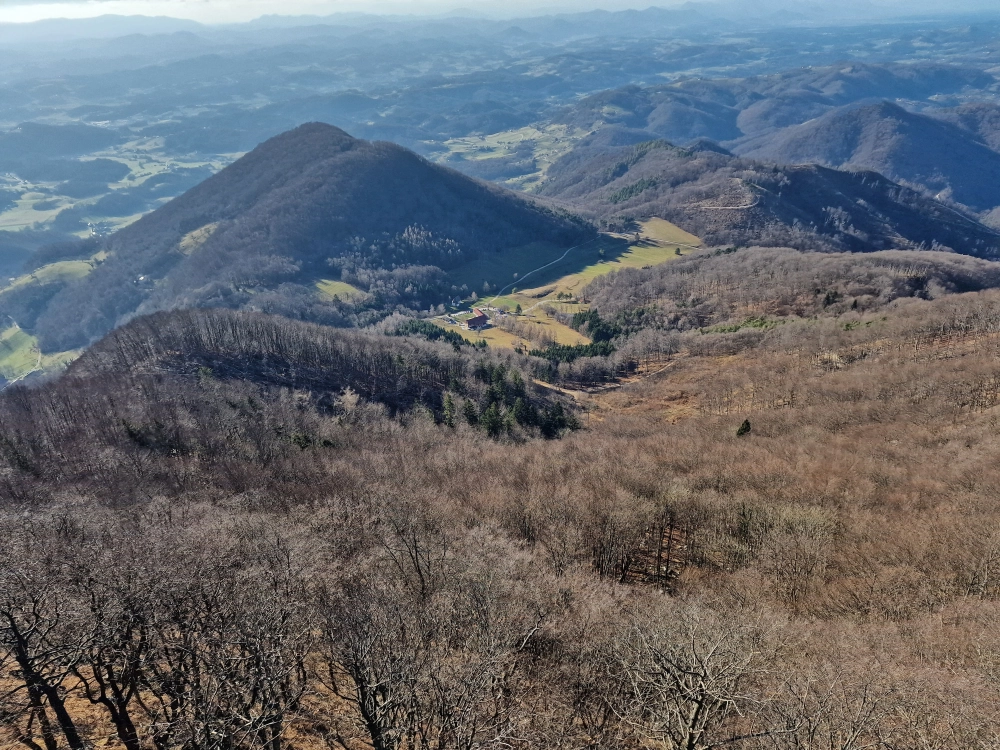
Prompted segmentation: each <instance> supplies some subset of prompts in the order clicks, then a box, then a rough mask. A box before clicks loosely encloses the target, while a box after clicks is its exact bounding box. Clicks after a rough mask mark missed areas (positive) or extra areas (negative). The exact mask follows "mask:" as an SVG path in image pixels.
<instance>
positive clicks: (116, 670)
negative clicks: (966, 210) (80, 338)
mask: <svg viewBox="0 0 1000 750" xmlns="http://www.w3.org/2000/svg"><path fill="white" fill-rule="evenodd" d="M765 270H766V272H767V273H765V272H764V271H765ZM995 274H996V272H995V271H994V270H993V267H992V266H991V265H989V264H988V263H987V262H985V261H978V260H975V259H970V258H958V257H955V256H951V255H945V254H936V253H923V254H916V253H879V254H873V255H863V256H845V255H822V254H801V253H797V252H793V251H781V250H773V251H770V250H769V251H761V250H758V249H754V250H741V251H737V252H720V253H715V254H712V253H710V252H707V253H704V254H701V255H697V256H694V257H693V258H690V259H684V260H679V261H676V262H675V263H673V264H669V265H667V266H663V267H661V268H654V269H649V270H647V271H636V272H627V273H620V274H618V275H614V276H611V277H607V278H606V279H604V280H601V281H599V282H595V283H594V284H593V285H592V287H591V289H590V290H588V294H589V295H590V297H591V299H592V300H593V304H594V309H595V310H596V311H597V312H598V313H599V314H600V315H601V316H603V319H604V320H606V321H611V322H612V323H613V325H614V326H616V327H617V328H616V329H615V330H617V334H616V335H617V338H616V339H615V341H616V345H617V351H616V353H615V354H613V355H611V357H609V358H603V359H604V360H605V361H604V362H603V363H601V362H597V361H594V362H588V361H585V360H577V361H576V362H573V363H569V364H565V363H564V364H563V365H560V366H559V367H558V368H555V369H553V367H552V366H551V365H550V364H549V363H546V362H543V361H540V360H537V359H533V358H529V357H521V356H516V355H513V354H511V355H500V354H497V353H493V352H484V351H481V350H474V351H473V350H470V349H468V348H466V347H457V348H456V347H455V346H452V345H450V344H445V343H438V342H427V341H424V340H422V339H419V338H403V337H398V336H387V335H384V334H382V333H378V334H373V333H364V332H333V333H330V332H329V331H330V329H322V328H319V327H314V326H308V325H305V324H298V323H292V322H290V321H284V320H282V319H277V318H269V317H266V316H253V315H248V314H245V313H235V312H221V311H217V312H209V311H201V312H188V313H172V314H160V315H157V316H153V317H151V318H144V319H140V320H137V321H135V322H133V323H132V324H130V325H128V326H126V327H125V328H123V329H120V330H119V331H118V332H116V333H114V334H112V335H111V336H110V337H108V338H107V339H105V340H104V341H103V342H101V343H100V344H98V345H97V346H95V347H94V348H93V349H92V350H91V351H90V352H88V353H87V354H86V355H85V356H84V357H83V358H82V359H81V360H80V361H79V362H77V363H76V364H75V365H74V366H73V367H72V368H71V369H70V371H69V372H68V373H67V374H66V375H64V376H63V377H62V378H60V379H59V380H57V381H54V382H50V383H48V384H45V385H43V386H40V387H36V388H34V389H26V388H16V387H15V388H12V389H9V390H8V391H7V392H6V393H5V394H4V395H3V397H2V398H0V425H2V429H0V457H2V464H0V467H2V468H0V494H2V500H3V506H2V508H3V510H2V516H0V523H2V525H3V532H2V534H0V544H2V545H3V550H2V552H0V554H2V556H3V559H4V560H5V565H4V567H3V571H2V579H0V638H2V642H3V646H4V651H3V656H2V661H0V669H2V677H0V688H2V693H0V710H2V714H0V721H2V732H3V742H4V743H5V746H9V747H17V746H20V747H28V748H31V749H32V750H40V749H41V748H44V749H45V750H55V749H56V748H65V747H69V748H86V747H97V746H100V747H124V748H127V749H128V750H139V749H140V748H155V749H156V750H167V749H168V748H170V749H173V748H186V749H190V750H195V749H196V748H197V749H198V750H202V749H205V748H213V749H214V748H218V749H220V750H222V749H223V748H225V749H226V750H230V749H233V750H235V749H237V748H238V749H240V750H242V749H244V748H246V749H249V748H262V749H263V748H266V749H267V750H279V748H282V747H284V748H300V749H302V750H304V749H305V748H326V747H329V748H337V749H350V750H355V749H358V750H360V749H361V748H374V749H375V750H397V749H399V750H409V749H411V748H413V749H417V748H423V749H426V750H445V748H449V749H451V748H454V749H456V750H460V749H464V750H473V749H474V748H476V749H478V748H497V749H499V748H594V749H595V750H596V749H597V748H602V749H604V748H608V749H611V748H622V749H623V750H624V749H625V748H671V749H673V748H678V749H679V748H685V749H690V750H694V749H695V748H702V749H706V748H716V747H733V748H746V749H747V750H750V749H758V748H759V749H764V748H768V749H774V750H786V749H787V750H792V749H796V750H804V749H806V748H809V749H816V750H818V749H819V748H823V749H824V750H826V749H829V750H833V749H837V750H861V749H862V748H883V749H885V750H890V749H895V748H914V749H917V748H945V747H948V748H950V747H961V748H991V747H995V746H996V742H997V738H998V729H1000V716H998V714H997V705H998V697H1000V633H998V632H997V628H996V621H997V615H998V598H1000V509H998V507H997V503H996V496H997V492H998V490H1000V469H998V466H997V462H996V454H997V447H998V446H1000V423H998V420H997V414H996V409H997V406H998V404H1000V360H998V356H1000V292H997V291H993V290H991V289H990V288H989V287H993V286H996V281H995ZM593 324H595V323H594V319H593V318H592V319H591V323H588V325H593ZM608 325H611V323H609V324H608ZM585 367H591V368H600V367H603V368H604V370H602V372H603V373H604V375H602V377H605V376H607V377H611V376H614V377H616V378H617V385H619V386H620V387H617V388H614V389H611V390H605V391H602V392H599V393H591V394H589V395H588V394H584V393H578V394H577V400H576V402H575V404H574V403H571V402H570V400H569V399H568V398H565V399H564V398H563V397H562V396H561V395H560V394H558V393H555V392H554V391H552V390H551V389H546V388H542V387H541V386H539V385H537V384H536V383H535V382H534V381H536V380H540V379H541V380H544V379H547V380H550V381H553V382H554V383H555V384H556V385H560V386H572V385H573V384H574V383H575V382H576V381H578V380H580V379H581V378H582V376H581V374H580V372H581V369H582V368H585ZM588 377H589V376H588ZM518 403H520V405H518ZM491 410H492V414H493V416H490V417H486V416H485V415H486V414H487V413H488V412H490V411H491ZM529 414H534V416H533V417H532V416H529ZM559 415H562V418H561V421H560V418H559ZM494 418H495V419H496V420H498V421H496V422H495V423H494V422H493V421H491V420H494ZM484 421H489V422H490V424H485V425H484ZM577 424H579V426H580V427H581V429H572V428H573V427H574V426H577ZM490 425H494V426H493V427H491V426H490ZM546 425H547V426H546ZM738 433H739V434H738Z"/></svg>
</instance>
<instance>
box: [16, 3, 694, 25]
mask: <svg viewBox="0 0 1000 750" xmlns="http://www.w3.org/2000/svg"><path fill="white" fill-rule="evenodd" d="M677 2H680V0H677ZM677 2H671V0H665V1H661V2H650V0H646V1H645V2H638V3H637V2H636V1H635V0H542V3H541V4H542V5H544V6H545V7H546V8H547V9H549V8H551V9H560V8H563V9H566V10H570V9H575V8H587V9H590V8H595V7H607V8H608V9H619V8H629V7H647V6H649V5H659V6H670V5H674V4H677ZM538 6H539V3H538V2H532V1H531V0H509V1H508V2H503V3H500V2H498V1H494V0H68V1H67V0H55V1H54V2H37V1H36V2H31V1H30V0H0V22H23V21H37V20H40V19H43V18H86V17H89V16H97V15H103V14H108V13H110V14H116V15H118V14H120V15H146V16H172V17H174V18H190V19H193V20H196V21H201V22H204V23H225V22H233V21H249V20H251V19H253V18H258V17H260V16H262V15H266V14H280V15H329V14H332V13H337V12H340V11H364V12H371V13H434V12H443V11H448V10H452V9H455V8H470V9H473V10H478V11H480V12H484V13H488V14H490V15H493V14H494V13H495V12H497V11H498V10H500V9H501V8H504V7H506V8H507V9H508V11H509V10H511V9H513V8H517V12H519V13H526V12H530V11H531V10H532V9H534V8H537V7H538Z"/></svg>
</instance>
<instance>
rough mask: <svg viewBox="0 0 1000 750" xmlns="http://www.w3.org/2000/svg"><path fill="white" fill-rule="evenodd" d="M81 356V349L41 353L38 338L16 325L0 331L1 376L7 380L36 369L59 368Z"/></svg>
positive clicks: (49, 369)
mask: <svg viewBox="0 0 1000 750" xmlns="http://www.w3.org/2000/svg"><path fill="white" fill-rule="evenodd" d="M79 356H80V350H75V351H70V352H58V353H56V354H41V353H40V352H39V349H38V340H37V339H36V338H35V337H34V336H32V335H30V334H28V333H26V332H25V331H22V330H21V329H20V328H19V327H17V326H16V325H14V326H10V327H9V328H7V329H5V330H3V331H0V376H3V377H4V378H5V379H7V380H17V379H18V378H22V377H24V376H25V375H27V374H29V373H32V372H35V371H36V370H44V371H47V372H51V371H54V370H59V369H62V368H63V367H65V366H66V365H67V364H69V363H70V362H72V361H73V360H74V359H76V358H77V357H79Z"/></svg>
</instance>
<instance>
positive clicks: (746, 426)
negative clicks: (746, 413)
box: [736, 419, 750, 437]
mask: <svg viewBox="0 0 1000 750" xmlns="http://www.w3.org/2000/svg"><path fill="white" fill-rule="evenodd" d="M749 432H750V420H749V419H744V420H743V424H741V425H740V428H739V429H738V430H737V431H736V437H743V436H744V435H746V434H747V433H749Z"/></svg>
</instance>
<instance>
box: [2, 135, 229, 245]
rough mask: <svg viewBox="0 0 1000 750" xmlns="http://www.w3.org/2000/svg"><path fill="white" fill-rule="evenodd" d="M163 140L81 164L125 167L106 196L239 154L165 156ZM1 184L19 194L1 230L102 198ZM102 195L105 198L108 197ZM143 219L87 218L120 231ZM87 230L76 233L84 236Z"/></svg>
mask: <svg viewBox="0 0 1000 750" xmlns="http://www.w3.org/2000/svg"><path fill="white" fill-rule="evenodd" d="M162 149H163V139H160V138H144V139H139V140H135V141H130V142H129V143H126V144H124V145H122V146H118V147H116V148H114V149H111V150H108V151H102V152H95V153H93V154H90V155H89V156H87V157H86V158H84V159H82V161H91V160H93V159H111V160H113V161H117V162H120V163H121V164H124V165H125V166H127V167H128V168H129V170H130V172H129V174H128V175H126V176H125V177H124V178H123V179H122V180H121V181H119V182H116V183H113V184H111V185H109V186H108V191H107V193H111V192H113V191H114V190H123V189H124V190H127V189H129V188H135V187H138V186H139V185H142V184H143V183H144V182H146V181H147V180H149V179H150V178H151V177H154V176H157V175H161V174H167V173H170V172H173V171H175V170H178V169H192V168H199V167H210V168H211V169H212V171H213V172H217V171H219V170H220V169H222V168H223V167H225V166H227V165H228V164H231V163H232V162H233V161H235V160H236V159H237V158H239V157H240V156H241V155H242V154H220V155H219V156H218V157H216V158H215V159H213V160H211V161H197V160H195V161H190V160H186V159H177V158H174V157H171V156H167V155H166V154H165V153H163V151H162ZM0 185H3V186H4V187H8V188H12V189H14V190H17V191H19V192H20V193H21V198H20V199H19V200H18V201H17V205H16V206H14V207H13V208H11V209H9V210H7V211H4V212H3V213H0V230H18V229H25V228H28V227H32V226H35V225H43V224H46V223H48V222H50V221H52V219H54V218H55V217H56V215H57V214H58V213H59V212H60V211H61V210H63V209H64V208H69V207H78V208H81V209H84V210H86V209H87V207H88V206H93V205H94V204H95V203H97V201H98V200H99V199H100V198H101V197H102V196H100V195H98V196H93V197H90V198H85V199H76V198H71V197H68V196H64V195H60V194H59V184H58V183H31V182H27V181H25V180H20V179H17V178H11V177H8V178H0ZM107 193H105V195H106V194H107ZM38 204H51V205H52V208H47V207H46V208H44V210H37V209H36V206H37V205H38ZM141 217H142V214H135V215H132V216H104V215H101V214H98V213H94V214H92V215H87V219H88V220H89V221H92V222H94V223H98V224H103V225H106V226H107V227H109V228H111V229H121V228H122V227H125V226H128V225H129V224H131V223H133V222H134V221H136V220H138V219H139V218H141ZM88 233H89V232H88V230H81V231H80V232H78V233H77V234H78V235H79V236H81V237H85V236H86V235H87V234H88Z"/></svg>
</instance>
